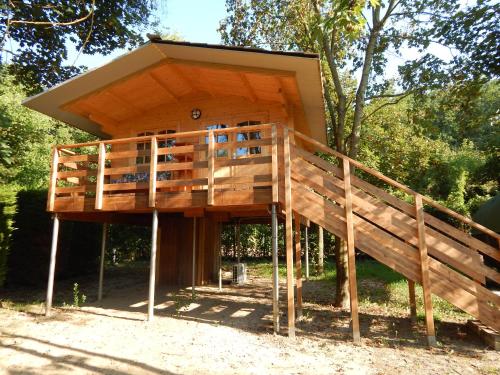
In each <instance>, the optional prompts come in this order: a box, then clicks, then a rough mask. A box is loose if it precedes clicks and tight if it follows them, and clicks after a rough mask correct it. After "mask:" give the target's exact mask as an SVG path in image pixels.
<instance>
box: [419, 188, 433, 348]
mask: <svg viewBox="0 0 500 375" xmlns="http://www.w3.org/2000/svg"><path fill="white" fill-rule="evenodd" d="M414 198H415V217H416V219H417V236H418V250H419V257H420V271H421V277H422V290H423V294H424V310H425V325H426V329H427V344H428V345H429V346H435V345H436V332H435V328H434V316H433V312H432V297H431V289H430V287H431V285H430V280H429V259H428V256H427V242H426V239H425V222H424V205H423V202H422V196H421V195H420V194H415V195H414Z"/></svg>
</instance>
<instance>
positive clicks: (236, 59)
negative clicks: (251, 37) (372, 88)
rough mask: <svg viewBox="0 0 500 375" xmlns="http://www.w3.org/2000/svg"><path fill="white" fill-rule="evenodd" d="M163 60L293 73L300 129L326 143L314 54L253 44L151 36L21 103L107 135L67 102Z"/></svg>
mask: <svg viewBox="0 0 500 375" xmlns="http://www.w3.org/2000/svg"><path fill="white" fill-rule="evenodd" d="M164 62H173V63H183V64H185V63H187V64H188V65H189V64H190V65H193V64H194V65H196V64H200V66H204V65H203V64H206V65H207V66H208V67H209V68H210V67H211V68H214V67H215V68H220V67H221V66H224V67H226V68H227V69H228V70H231V69H239V70H241V71H243V72H246V73H249V74H252V72H255V73H262V74H271V75H272V74H274V75H276V77H279V79H281V77H293V78H294V79H295V82H296V90H295V91H296V92H297V101H298V102H299V104H300V108H301V110H302V111H303V113H304V117H305V123H306V126H307V129H298V130H299V131H304V132H305V133H307V134H308V135H310V136H311V137H313V138H315V139H317V140H318V141H320V142H326V126H325V112H324V104H323V89H322V82H321V70H320V60H319V56H318V55H317V54H315V53H305V52H285V51H270V50H264V49H258V48H247V47H234V46H223V45H213V44H205V43H191V42H181V41H171V40H161V39H157V38H151V40H150V41H149V42H147V43H145V44H144V45H142V46H141V47H139V48H137V49H135V50H133V51H131V52H128V53H126V54H124V55H122V56H120V57H118V58H116V59H114V60H112V61H110V62H109V63H107V64H104V65H102V66H100V67H98V68H95V69H92V70H89V71H87V72H85V73H82V74H80V75H78V76H76V77H73V78H71V79H69V80H67V81H64V82H62V83H60V84H58V85H55V86H54V87H52V88H50V89H47V90H45V91H43V92H42V93H40V94H37V95H34V96H32V97H29V98H27V99H26V100H24V102H23V105H25V106H26V107H29V108H31V109H34V110H36V111H38V112H41V113H44V114H46V115H48V116H50V117H52V118H55V119H57V120H61V121H63V122H65V123H67V124H69V125H71V126H74V127H77V128H80V129H82V130H85V131H87V132H90V133H92V134H95V135H97V136H100V137H103V138H108V137H109V134H107V133H106V132H104V131H103V130H102V128H101V126H100V124H99V122H98V121H97V120H96V117H97V116H94V117H92V116H89V115H88V114H84V113H75V111H72V110H68V105H69V104H70V103H73V102H75V101H78V100H79V99H81V98H83V97H86V96H89V95H92V94H94V93H99V92H100V91H102V90H103V89H105V88H106V87H109V86H111V85H114V84H115V83H117V82H120V81H124V80H127V79H129V78H130V77H133V76H134V75H137V74H140V73H141V72H143V71H146V70H148V69H153V68H155V67H158V66H161V64H163V63H164Z"/></svg>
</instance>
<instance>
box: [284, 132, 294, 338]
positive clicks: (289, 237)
mask: <svg viewBox="0 0 500 375" xmlns="http://www.w3.org/2000/svg"><path fill="white" fill-rule="evenodd" d="M283 138H284V153H283V154H284V159H285V217H286V220H285V226H286V231H285V233H286V288H287V304H288V337H290V338H295V302H294V290H293V226H292V177H291V170H290V164H291V160H290V137H289V134H288V128H287V127H285V128H284V130H283Z"/></svg>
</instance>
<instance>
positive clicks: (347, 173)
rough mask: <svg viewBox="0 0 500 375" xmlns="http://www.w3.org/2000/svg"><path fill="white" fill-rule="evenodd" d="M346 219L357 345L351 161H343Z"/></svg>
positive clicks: (352, 314) (351, 296) (351, 298)
mask: <svg viewBox="0 0 500 375" xmlns="http://www.w3.org/2000/svg"><path fill="white" fill-rule="evenodd" d="M343 171H344V190H345V205H344V208H345V218H346V235H347V266H348V277H349V294H350V302H351V320H352V338H353V341H354V342H355V343H360V342H361V336H360V332H359V313H358V287H357V281H356V254H355V247H354V224H353V221H354V219H353V214H352V192H351V170H350V165H349V160H347V159H343Z"/></svg>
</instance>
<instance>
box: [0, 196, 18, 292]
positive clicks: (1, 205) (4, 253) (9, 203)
mask: <svg viewBox="0 0 500 375" xmlns="http://www.w3.org/2000/svg"><path fill="white" fill-rule="evenodd" d="M15 211H16V191H15V190H14V189H12V188H11V187H9V186H0V287H2V286H3V283H4V281H5V278H6V276H7V257H8V255H9V249H10V243H11V236H12V218H13V216H14V213H15Z"/></svg>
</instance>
